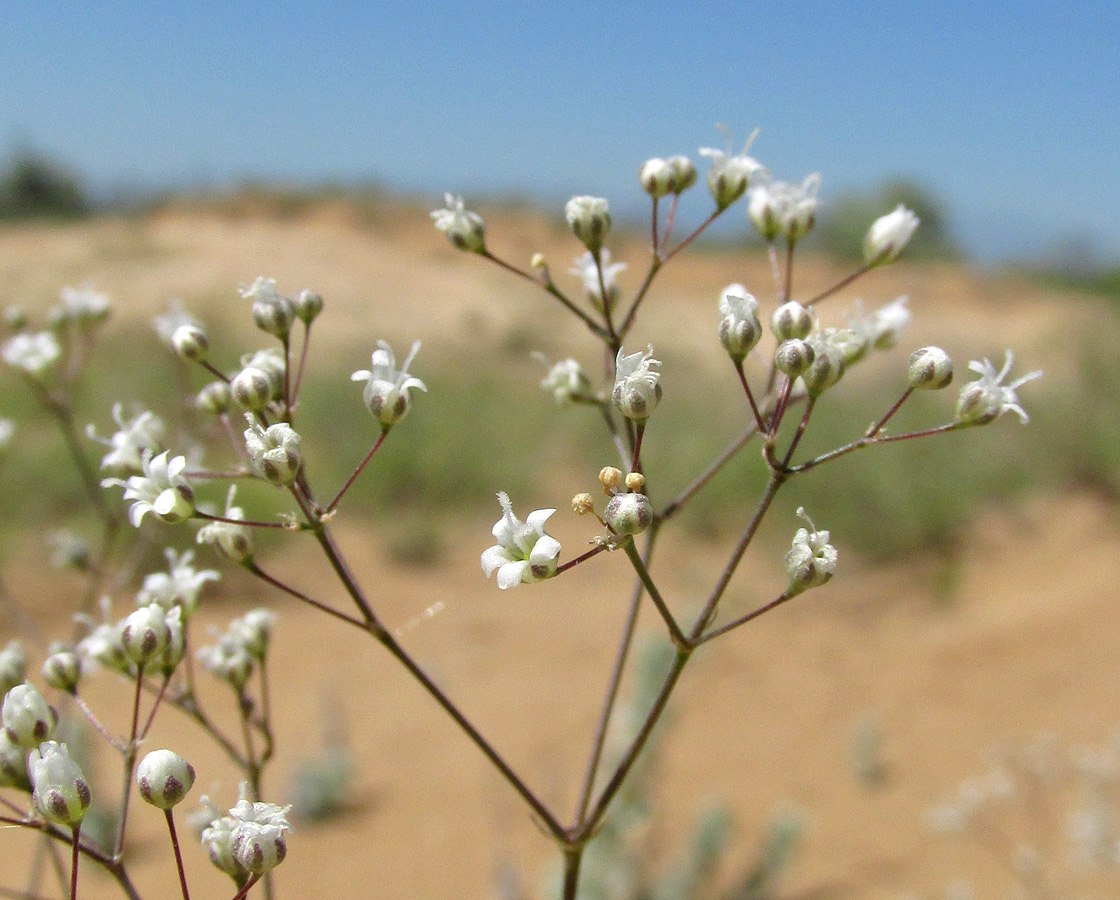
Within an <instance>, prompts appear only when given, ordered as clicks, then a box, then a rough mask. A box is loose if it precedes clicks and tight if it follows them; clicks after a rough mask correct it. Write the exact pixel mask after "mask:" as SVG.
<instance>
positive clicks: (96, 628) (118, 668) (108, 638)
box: [74, 597, 131, 675]
mask: <svg viewBox="0 0 1120 900" xmlns="http://www.w3.org/2000/svg"><path fill="white" fill-rule="evenodd" d="M99 605H100V608H101V621H97V620H96V619H93V618H92V617H90V616H88V615H86V614H85V613H78V614H77V615H75V616H74V619H75V621H77V622H80V623H81V624H82V625H84V626H86V627H87V628H88V629H89V633H88V634H87V635H86V636H85V637H84V638H82V639H81V640H80V641H79V642H78V646H77V647H76V648H75V649H76V650H77V652H78V656H79V658H80V659H81V660H82V664H83V665H84V666H87V667H89V666H90V665H93V666H94V667H96V666H103V667H104V668H106V669H109V670H111V671H113V672H120V673H122V674H125V675H127V674H128V673H129V672H130V671H131V662H130V661H129V658H128V654H127V653H125V651H124V645H123V644H122V643H121V630H120V627H119V626H118V625H116V624H114V623H113V622H112V621H111V620H110V615H111V609H110V604H109V598H108V597H102V598H101V603H100V604H99Z"/></svg>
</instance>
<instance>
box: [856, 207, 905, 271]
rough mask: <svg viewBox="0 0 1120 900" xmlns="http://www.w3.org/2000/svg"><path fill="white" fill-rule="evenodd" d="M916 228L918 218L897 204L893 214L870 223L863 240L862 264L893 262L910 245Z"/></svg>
mask: <svg viewBox="0 0 1120 900" xmlns="http://www.w3.org/2000/svg"><path fill="white" fill-rule="evenodd" d="M917 227H918V217H917V216H916V215H915V214H914V211H913V210H910V209H907V208H906V207H905V206H903V205H902V204H901V203H900V204H898V206H897V207H896V208H895V210H894V212H890V213H887V214H886V215H885V216H880V217H879V218H878V219H876V220H875V221H874V222H872V223H871V227H870V228H869V229H868V231H867V237H865V238H864V240H863V260H864V262H865V263H867V265H869V266H878V265H882V264H883V263H889V262H894V261H895V260H896V259H898V255H899V254H900V253H901V252H902V251H903V250H904V249H905V247H906V245H907V244H909V243H910V238H911V237H913V236H914V230H915V229H916V228H917Z"/></svg>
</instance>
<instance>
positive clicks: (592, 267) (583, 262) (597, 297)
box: [568, 250, 626, 312]
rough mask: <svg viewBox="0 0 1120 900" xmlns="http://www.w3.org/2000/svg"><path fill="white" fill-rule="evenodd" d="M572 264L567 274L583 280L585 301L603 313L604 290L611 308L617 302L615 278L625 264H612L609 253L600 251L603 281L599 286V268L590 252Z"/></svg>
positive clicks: (617, 290)
mask: <svg viewBox="0 0 1120 900" xmlns="http://www.w3.org/2000/svg"><path fill="white" fill-rule="evenodd" d="M572 262H574V263H575V265H574V266H573V267H572V268H570V269H568V273H569V274H571V275H578V276H579V277H580V278H581V279H582V280H583V290H584V292H585V293H586V294H587V299H588V300H590V301H591V305H592V306H594V307H595V308H596V309H597V310H599V311H600V312H602V311H603V288H606V291H607V301H608V304H609V305H610V306H611V307H613V306H614V304H615V303H616V302H617V301H618V293H619V288H618V283H617V280H616V277H617V275H618V273H619V272H621V271H622V270H623V269H625V268H626V263H624V262H616V263H612V262H611V251H610V250H601V251H600V252H599V262H600V263H601V264H602V266H603V281H602V283H601V284H600V282H599V266H598V265H597V264H596V262H595V257H594V256H593V255H592V253H591V251H590V250H588V251H587V252H586V253H584V254H583V256H581V257H579V258H578V259H575V260H573V261H572Z"/></svg>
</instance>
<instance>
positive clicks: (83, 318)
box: [59, 285, 109, 327]
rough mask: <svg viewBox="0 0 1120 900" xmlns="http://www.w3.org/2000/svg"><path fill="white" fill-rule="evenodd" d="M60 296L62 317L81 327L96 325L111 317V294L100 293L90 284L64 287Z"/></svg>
mask: <svg viewBox="0 0 1120 900" xmlns="http://www.w3.org/2000/svg"><path fill="white" fill-rule="evenodd" d="M60 296H61V298H62V307H61V309H60V310H59V312H60V314H61V317H62V318H65V319H69V320H70V321H71V322H74V323H75V324H77V325H78V326H79V327H83V326H85V327H88V326H90V325H96V324H98V323H100V322H104V321H105V320H106V319H107V318H108V317H109V295H108V294H101V293H98V292H97V291H95V290H94V289H93V288H91V287H90V286H89V285H85V286H83V287H80V288H71V287H64V288H63V289H62V291H61V292H60Z"/></svg>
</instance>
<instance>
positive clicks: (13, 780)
mask: <svg viewBox="0 0 1120 900" xmlns="http://www.w3.org/2000/svg"><path fill="white" fill-rule="evenodd" d="M6 787H10V788H15V789H16V790H18V791H27V792H28V793H30V792H31V779H30V778H28V776H27V750H25V749H24V748H23V747H21V746H20V745H19V744H17V743H15V742H14V741H13V740H12V739H11V738H9V737H8V732H6V731H5V730H4V729H3V728H0V788H6Z"/></svg>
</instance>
